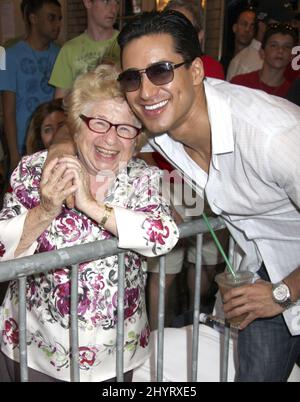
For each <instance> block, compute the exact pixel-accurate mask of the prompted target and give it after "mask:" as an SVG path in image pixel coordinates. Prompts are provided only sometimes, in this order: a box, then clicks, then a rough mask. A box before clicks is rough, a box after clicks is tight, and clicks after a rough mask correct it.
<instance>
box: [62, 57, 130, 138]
mask: <svg viewBox="0 0 300 402" xmlns="http://www.w3.org/2000/svg"><path fill="white" fill-rule="evenodd" d="M119 73H120V71H119V69H118V68H117V67H116V66H114V65H111V64H101V65H100V66H98V67H97V68H96V69H95V70H92V71H89V72H87V73H85V74H82V75H80V76H79V77H77V78H76V80H75V82H74V84H73V87H72V89H71V91H70V93H69V94H68V96H67V97H66V98H65V99H64V107H65V109H66V111H67V114H68V120H67V122H68V125H69V128H70V131H71V133H72V135H73V136H74V135H75V134H76V133H78V132H79V131H80V127H81V119H80V117H79V116H80V114H81V113H83V112H84V110H85V109H86V108H87V107H88V105H89V104H92V103H95V102H99V101H101V100H106V99H108V100H109V99H119V100H120V101H125V100H126V98H125V95H124V93H123V91H122V90H121V88H120V85H119V82H118V81H117V78H118V75H119Z"/></svg>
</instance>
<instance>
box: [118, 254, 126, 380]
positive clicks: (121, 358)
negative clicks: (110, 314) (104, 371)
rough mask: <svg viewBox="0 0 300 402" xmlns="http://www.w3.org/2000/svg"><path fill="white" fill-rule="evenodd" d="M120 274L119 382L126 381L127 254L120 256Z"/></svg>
mask: <svg viewBox="0 0 300 402" xmlns="http://www.w3.org/2000/svg"><path fill="white" fill-rule="evenodd" d="M118 265H119V272H118V321H117V352H116V365H117V370H116V372H117V381H118V382H123V381H124V373H123V372H124V346H123V345H124V296H125V254H124V253H122V254H120V255H119V264H118Z"/></svg>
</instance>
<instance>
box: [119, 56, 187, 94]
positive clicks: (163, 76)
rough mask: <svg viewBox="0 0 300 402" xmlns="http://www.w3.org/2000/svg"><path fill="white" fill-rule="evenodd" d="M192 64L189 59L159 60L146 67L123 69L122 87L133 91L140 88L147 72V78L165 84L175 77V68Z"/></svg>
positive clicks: (155, 82) (120, 80)
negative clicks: (178, 61) (181, 60)
mask: <svg viewBox="0 0 300 402" xmlns="http://www.w3.org/2000/svg"><path fill="white" fill-rule="evenodd" d="M184 64H190V62H188V61H183V62H181V63H178V64H174V63H171V62H170V61H159V62H158V63H154V64H151V66H149V67H147V68H144V69H140V70H138V69H134V68H130V69H128V70H125V71H123V72H122V73H121V74H120V75H119V77H118V81H119V82H120V85H121V88H122V90H123V91H125V92H133V91H136V90H137V89H139V87H140V85H141V81H142V74H146V75H147V78H148V79H149V80H150V81H151V82H152V84H154V85H165V84H168V83H169V82H171V81H173V79H174V70H176V68H179V67H181V66H183V65H184Z"/></svg>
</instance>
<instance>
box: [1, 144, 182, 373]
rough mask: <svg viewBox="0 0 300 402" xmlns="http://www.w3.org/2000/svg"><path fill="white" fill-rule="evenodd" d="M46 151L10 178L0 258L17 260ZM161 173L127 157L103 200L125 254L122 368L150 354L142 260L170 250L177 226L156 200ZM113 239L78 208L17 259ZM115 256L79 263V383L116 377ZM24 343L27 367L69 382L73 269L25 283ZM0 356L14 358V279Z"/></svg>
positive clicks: (25, 161)
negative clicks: (110, 213)
mask: <svg viewBox="0 0 300 402" xmlns="http://www.w3.org/2000/svg"><path fill="white" fill-rule="evenodd" d="M46 156H47V153H46V152H39V153H36V154H34V155H31V156H26V157H24V158H23V159H22V160H21V162H20V164H19V166H18V167H17V169H16V170H15V171H14V173H13V175H12V179H11V186H12V190H13V192H12V193H11V194H6V196H5V202H4V207H3V209H2V211H1V213H0V260H7V259H12V258H14V251H15V250H16V248H17V245H18V243H19V241H20V238H21V235H22V231H23V226H24V221H25V217H26V214H27V211H28V210H29V209H31V208H33V207H35V206H36V205H38V204H39V201H40V200H39V182H40V178H41V173H42V168H43V165H44V162H45V159H46ZM160 179H161V171H160V170H158V169H157V168H154V167H148V166H147V165H146V164H145V163H144V162H143V161H141V160H138V159H131V160H130V161H129V163H128V165H127V167H126V168H125V169H124V170H123V171H121V172H120V173H119V175H118V176H117V177H116V180H115V182H114V185H113V186H112V188H111V189H110V191H109V193H108V194H107V197H106V200H105V202H106V203H108V204H109V205H111V206H113V207H114V210H115V216H116V222H117V227H118V233H119V243H118V244H119V247H121V248H128V249H131V250H134V251H127V252H126V255H125V275H126V288H125V300H124V303H125V305H124V308H125V311H124V313H125V325H124V327H125V328H124V370H125V371H128V370H131V369H133V368H135V367H136V366H138V365H139V364H141V363H142V362H143V361H144V360H145V359H146V358H147V354H148V342H149V332H150V331H149V326H148V322H147V316H146V307H145V297H144V296H145V295H144V285H145V259H144V257H142V256H141V254H143V255H145V256H155V255H160V254H163V253H167V252H169V251H170V250H171V249H172V248H173V247H174V245H175V244H176V242H177V240H178V229H177V226H176V224H175V223H174V221H173V219H172V217H171V214H170V209H169V206H168V205H167V203H166V202H165V201H164V199H163V198H162V197H161V195H160ZM111 237H112V235H111V234H110V233H109V232H107V231H105V230H103V229H102V228H101V227H99V225H97V224H96V223H95V222H94V221H93V220H91V219H89V218H88V217H87V216H85V215H83V214H82V213H80V212H79V211H77V210H76V209H67V208H66V207H63V211H62V213H61V214H60V215H59V216H58V217H57V218H56V219H55V220H54V221H53V222H52V224H51V225H50V226H49V227H48V228H47V230H46V231H45V232H44V233H42V235H41V236H40V237H39V238H38V239H37V241H36V242H34V244H32V246H31V247H30V248H29V249H28V250H27V251H26V253H23V254H22V256H25V255H31V254H34V253H42V252H45V251H49V250H55V249H60V248H63V247H70V246H73V245H78V244H82V243H86V242H92V241H95V240H101V239H108V238H111ZM117 279H118V259H117V256H115V255H114V256H111V257H106V258H102V259H99V260H96V261H91V262H86V263H83V264H80V269H79V303H78V318H79V363H80V375H81V380H82V381H104V380H106V379H109V378H112V377H115V375H116V354H115V351H116V321H117ZM26 297H27V344H28V365H29V367H31V368H33V369H35V370H38V371H40V372H42V373H45V374H47V375H49V376H51V377H54V378H58V379H60V380H63V381H70V353H71V351H70V271H69V270H68V269H58V270H56V271H50V272H48V273H47V274H37V275H34V276H31V277H28V278H27V295H26ZM1 320H2V327H3V331H2V334H3V339H2V345H1V348H2V351H3V352H4V353H5V354H6V355H7V356H8V357H10V358H11V359H14V360H18V359H19V357H18V348H19V346H18V288H17V284H16V282H11V283H10V285H9V289H8V291H7V294H6V297H5V301H4V305H3V309H2V318H1Z"/></svg>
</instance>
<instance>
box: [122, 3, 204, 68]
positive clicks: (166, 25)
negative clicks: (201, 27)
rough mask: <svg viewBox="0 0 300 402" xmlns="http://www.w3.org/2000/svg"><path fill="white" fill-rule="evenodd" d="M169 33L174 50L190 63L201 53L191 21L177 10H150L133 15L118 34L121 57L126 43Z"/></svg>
mask: <svg viewBox="0 0 300 402" xmlns="http://www.w3.org/2000/svg"><path fill="white" fill-rule="evenodd" d="M157 34H158V35H159V34H169V35H170V36H171V37H172V38H173V42H174V50H175V52H176V53H179V54H181V55H182V58H183V60H184V61H186V62H188V63H191V62H192V61H193V60H194V59H195V58H196V57H199V56H201V55H202V51H201V48H200V43H199V39H198V35H197V31H196V30H195V28H194V27H193V25H192V24H191V22H190V21H189V20H188V19H187V18H186V17H185V16H184V15H183V14H182V13H179V12H178V11H175V10H165V11H150V12H145V13H143V14H140V15H137V16H136V17H134V18H133V19H132V20H131V22H129V23H128V24H126V25H125V26H124V28H123V29H122V30H121V32H120V34H119V36H118V43H119V46H120V48H121V59H122V54H123V50H124V47H125V46H126V45H127V43H129V42H131V41H132V40H134V39H138V38H141V37H143V36H151V35H157Z"/></svg>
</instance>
